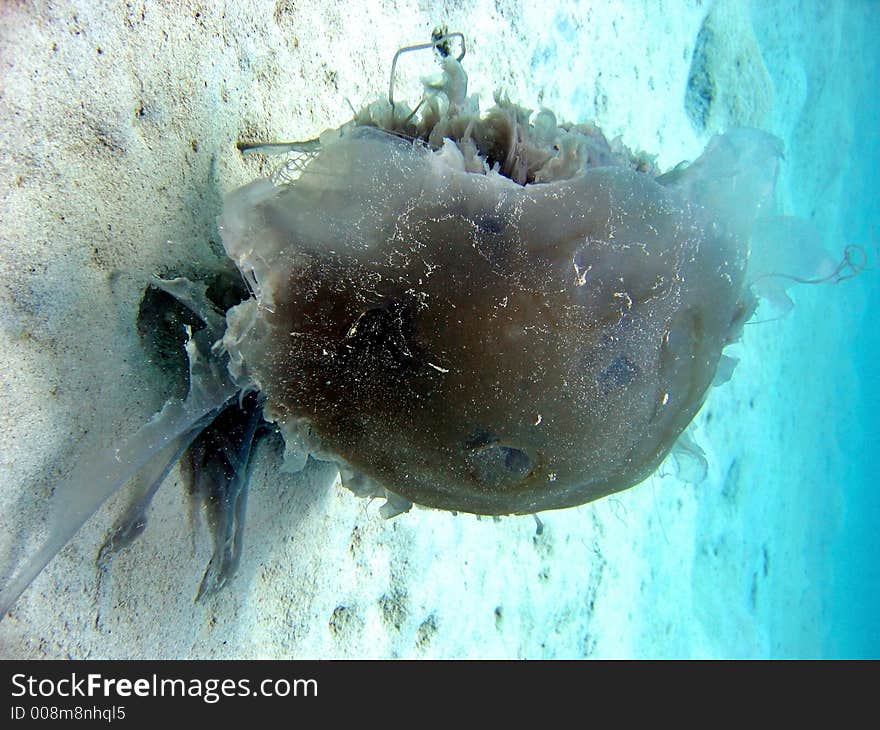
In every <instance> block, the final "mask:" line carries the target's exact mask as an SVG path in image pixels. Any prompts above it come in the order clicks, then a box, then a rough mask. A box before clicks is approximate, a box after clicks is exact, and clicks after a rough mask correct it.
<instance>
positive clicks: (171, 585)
mask: <svg viewBox="0 0 880 730" xmlns="http://www.w3.org/2000/svg"><path fill="white" fill-rule="evenodd" d="M0 8H2V11H0V267H2V268H0V272H2V273H0V276H2V288H0V389H2V398H3V406H2V409H0V510H2V514H0V540H2V542H0V548H2V550H4V551H7V554H8V551H9V550H10V549H11V548H12V547H13V546H14V545H16V544H20V542H19V541H20V540H21V539H22V538H21V537H20V535H21V534H22V530H25V531H26V530H30V529H32V528H33V527H34V526H35V525H39V524H41V519H42V517H41V516H42V515H43V514H44V513H45V503H46V499H47V497H48V495H49V494H50V493H51V486H52V484H53V482H54V481H55V480H57V478H58V477H59V475H60V474H63V473H64V471H65V470H66V469H67V468H69V465H70V464H71V463H72V462H73V461H74V460H77V459H88V458H89V453H90V451H92V450H94V449H95V448H97V447H98V446H99V445H107V444H110V443H112V441H113V439H114V438H115V435H116V434H120V433H123V432H127V431H131V430H133V429H135V428H137V426H138V425H139V424H141V423H142V422H144V421H145V420H146V419H147V418H149V417H150V415H151V414H153V413H154V412H155V411H156V410H157V409H158V408H159V407H160V406H161V404H162V402H163V400H164V397H165V395H166V394H167V392H168V388H169V384H168V382H166V380H165V378H164V377H163V375H162V373H161V372H160V371H159V370H158V369H157V368H156V367H155V366H153V365H152V364H151V363H150V362H148V361H147V360H146V358H145V356H144V352H143V350H142V348H141V345H140V342H139V339H138V336H137V333H136V331H135V326H134V322H135V317H136V313H137V309H138V302H139V299H140V296H141V293H142V291H143V288H144V286H145V283H146V282H147V280H148V277H149V276H150V275H151V274H153V273H155V272H160V273H165V274H181V275H189V276H195V275H197V274H198V272H199V271H200V270H201V269H203V268H204V266H205V265H206V263H207V262H210V261H211V260H213V258H214V257H216V256H217V255H218V253H219V252H222V249H221V247H220V245H219V237H218V233H217V230H216V222H215V221H216V217H217V215H218V214H219V212H220V210H221V205H222V195H223V194H224V193H225V192H227V191H229V190H231V189H232V188H234V187H236V186H238V185H241V184H244V183H245V182H248V181H249V180H251V179H253V178H254V177H255V176H257V175H258V174H260V173H261V172H266V171H267V170H268V169H269V167H268V166H265V163H261V162H260V161H259V160H243V159H242V158H241V156H240V155H239V154H238V152H237V151H236V150H235V147H234V143H235V141H236V140H237V139H240V138H243V137H257V138H259V139H265V140H269V139H304V138H309V137H312V136H314V135H315V134H316V133H318V132H320V131H321V130H322V129H325V128H328V127H332V126H337V125H338V124H340V123H342V122H344V121H345V120H346V119H347V118H348V116H349V115H350V109H349V105H348V102H347V101H346V100H350V101H351V102H352V103H353V104H354V105H356V106H358V105H360V104H363V103H365V102H366V101H368V100H370V99H371V98H373V97H375V96H378V95H380V94H382V93H385V90H386V89H387V80H388V72H389V66H390V61H391V57H392V55H393V54H394V51H395V50H396V49H397V48H398V47H399V46H402V45H406V44H410V43H415V42H420V41H423V40H426V39H427V38H428V36H429V34H430V31H431V29H432V28H433V27H434V26H435V25H438V24H440V23H445V24H446V25H447V26H448V27H449V28H450V29H458V30H461V31H463V32H464V33H466V34H467V37H468V53H467V58H466V60H465V68H466V70H467V71H468V73H469V75H470V80H471V87H470V88H471V90H472V91H478V92H479V93H480V95H481V97H482V98H483V100H484V104H485V105H486V106H488V101H489V100H490V99H491V94H492V91H493V90H494V89H496V88H500V89H502V90H504V91H505V92H507V93H508V94H509V95H510V97H511V98H512V99H516V100H519V101H520V102H521V103H523V104H525V105H530V106H533V107H535V108H538V107H539V105H544V106H546V107H549V108H551V109H554V110H556V112H557V113H558V115H559V116H560V117H561V118H564V119H568V120H570V121H585V120H590V119H593V120H595V121H597V122H598V123H599V124H600V125H601V127H602V128H603V130H604V131H605V132H606V134H607V135H608V136H609V137H613V136H616V135H622V137H623V140H624V141H625V142H626V143H627V144H628V145H630V146H632V147H636V148H642V149H644V150H646V151H648V152H652V153H656V154H657V155H658V160H659V163H660V165H661V166H662V167H671V166H672V165H674V164H676V163H678V162H679V161H681V160H686V159H694V158H695V157H696V156H697V155H698V154H699V153H700V151H701V150H702V148H703V146H704V145H705V143H706V141H707V140H708V138H709V137H710V136H711V134H712V133H713V132H714V131H718V130H720V129H723V128H724V127H726V126H729V125H734V124H753V125H756V126H761V127H763V128H765V129H767V130H769V131H772V132H774V133H776V134H778V135H779V136H781V137H782V138H783V139H784V141H785V147H786V162H785V165H784V168H783V172H782V177H781V179H780V186H779V207H780V210H781V211H782V212H784V213H787V214H791V215H797V216H801V217H803V218H805V219H807V220H809V221H811V222H812V224H813V225H814V226H815V227H816V229H817V230H818V231H819V232H820V233H821V235H822V236H823V238H824V240H825V242H826V245H827V247H828V249H829V250H830V251H833V252H835V255H837V254H839V252H840V250H841V249H842V248H843V246H844V245H845V244H847V243H858V244H861V245H863V246H869V241H870V231H871V229H870V227H871V225H872V224H873V223H876V222H877V221H878V220H880V217H878V203H877V187H876V183H875V182H872V176H873V175H875V173H876V169H877V168H878V163H880V154H878V141H877V130H878V129H880V122H878V102H877V99H876V89H878V88H880V83H878V62H880V56H878V53H880V52H878V46H877V43H878V41H877V37H878V34H877V29H878V28H880V6H878V4H877V3H875V2H871V1H870V0H862V1H860V0H838V1H837V2H830V3H829V2H820V1H818V0H781V1H780V2H768V3H763V2H758V3H755V6H754V7H752V6H750V5H749V4H748V3H746V2H745V1H743V2H737V1H736V0H727V2H724V3H723V4H719V5H717V6H713V4H712V3H710V2H699V1H697V0H691V1H686V0H680V1H679V0H675V1H673V0H667V1H665V2H664V1H662V0H644V1H642V2H637V1H636V0H628V1H626V2H624V1H623V0H620V1H619V2H610V1H606V2H586V1H584V2H558V1H557V2H541V3H516V2H505V1H503V0H496V1H495V2H491V1H488V0H480V1H476V2H457V1H450V2H443V3H440V2H437V3H430V2H425V3H415V2H403V1H401V2H380V1H377V2H374V3H368V4H364V3H360V2H355V3H349V2H345V3H337V2H316V1H313V2H291V1H290V0H278V2H269V1H263V0H234V1H233V0H229V1H228V2H191V1H185V2H140V1H137V0H135V1H133V2H125V3H123V2H117V1H116V0H103V1H99V0H93V1H92V2H28V1H26V0H23V1H20V2H8V1H7V2H2V3H0ZM710 11H711V13H712V14H711V16H710V15H709V14H710ZM707 18H708V19H707ZM701 28H703V31H704V32H703V35H702V39H703V40H705V41H706V42H705V43H703V44H701V46H700V48H699V49H698V50H697V53H698V55H699V61H700V63H701V68H702V70H703V74H702V76H701V77H700V78H701V83H702V84H703V87H701V88H702V89H703V90H706V89H708V90H710V93H704V94H703V95H702V97H701V98H703V101H704V102H706V100H707V99H709V98H711V102H710V103H709V102H707V103H706V105H705V107H704V108H702V109H701V110H698V111H699V112H700V114H701V115H702V116H699V115H698V116H699V119H700V123H699V124H698V125H696V126H695V123H694V121H693V119H692V118H693V117H694V106H693V101H694V96H693V94H692V95H691V97H688V96H687V93H686V92H687V87H688V77H689V71H690V69H691V65H692V60H693V57H694V54H695V48H696V47H697V38H698V35H699V34H700V31H701ZM423 61H424V59H423ZM688 99H690V102H689V101H688ZM689 104H690V106H689ZM689 109H690V111H691V114H690V115H689V113H688V110H689ZM697 126H699V127H700V128H699V129H698V128H696V127H697ZM261 164H262V165H264V166H263V167H261ZM878 277H880V273H878V272H876V271H875V272H867V273H865V274H863V275H862V276H860V277H859V278H857V279H855V280H853V281H849V282H845V283H842V284H838V285H822V286H802V287H799V288H796V289H794V290H793V298H794V299H795V300H796V306H795V308H794V310H793V312H792V313H791V314H790V315H789V316H788V317H787V318H785V319H783V320H780V321H773V322H767V323H763V324H754V325H749V326H747V327H746V330H745V335H744V339H743V342H742V344H740V345H737V346H735V347H734V348H732V349H731V352H732V353H733V354H736V355H737V356H738V357H740V358H741V361H740V363H739V365H738V367H737V370H736V372H735V374H734V377H733V380H732V381H731V382H730V383H728V384H726V385H724V386H722V387H719V388H716V389H713V391H712V392H711V393H710V395H709V397H708V400H707V402H706V404H705V406H704V408H703V410H702V411H701V413H700V414H699V415H698V417H697V419H696V436H697V438H698V440H699V442H700V444H701V445H702V447H703V448H704V449H705V451H706V453H707V456H708V459H709V464H710V466H709V473H708V476H707V478H706V480H705V481H704V482H702V483H701V484H698V485H688V484H684V483H682V482H681V481H680V480H679V479H677V478H676V477H675V476H673V475H671V474H669V473H668V472H669V469H666V468H663V469H661V470H660V473H658V474H656V475H654V476H652V477H651V478H649V479H648V480H647V481H645V482H644V483H643V484H641V485H640V486H638V487H636V488H633V489H631V490H629V491H627V492H624V493H621V494H619V495H616V496H614V497H611V498H608V499H604V500H601V501H599V502H597V503H594V504H589V505H585V506H582V507H578V508H575V509H569V510H564V511H557V512H550V513H544V514H542V515H541V519H542V520H543V523H544V529H543V532H542V534H540V535H538V534H536V525H535V521H534V520H533V519H532V518H531V517H523V518H501V519H491V518H476V517H474V516H470V515H457V516H454V515H452V514H449V513H444V512H437V511H430V510H424V509H414V510H413V511H411V512H410V513H408V514H405V515H402V516H400V517H398V518H395V519H393V520H390V521H384V520H382V519H381V518H380V517H379V515H378V508H379V502H378V501H376V502H369V501H366V500H361V499H358V498H356V497H354V496H353V495H352V494H350V493H349V492H347V491H346V490H344V489H342V488H341V487H340V486H339V485H338V483H337V484H334V483H332V476H333V474H332V473H331V472H330V471H328V470H327V469H323V470H318V471H314V470H313V471H312V472H310V473H308V474H306V475H300V476H297V475H289V474H282V473H280V472H279V471H278V464H279V459H278V454H277V453H276V452H274V451H273V450H272V449H271V448H263V449H261V451H260V452H259V454H258V461H257V465H256V469H255V474H254V481H253V484H252V489H251V494H250V499H249V507H248V513H249V516H248V524H247V528H246V547H245V556H244V559H243V561H242V565H241V568H240V570H239V573H238V575H237V576H236V578H235V579H234V581H233V582H232V584H231V585H230V586H229V588H228V589H227V590H225V591H224V592H222V593H221V594H220V595H219V596H218V597H216V598H214V599H211V600H209V601H206V602H204V603H195V602H194V596H195V594H196V590H197V587H198V584H199V581H200V579H201V576H202V573H203V571H204V567H205V565H206V563H207V560H208V557H209V556H210V542H209V539H208V537H207V535H206V531H205V529H204V527H202V528H201V529H200V530H198V531H196V533H195V534H196V537H195V538H193V530H192V529H191V527H190V524H189V522H188V518H187V512H188V508H187V502H186V499H185V497H184V494H183V490H182V487H181V483H180V476H179V474H178V473H177V471H176V470H175V471H174V472H173V473H172V474H171V476H170V477H169V479H168V481H167V483H166V484H165V485H164V486H163V488H162V489H161V491H160V492H159V495H158V497H157V498H156V501H155V503H154V506H153V509H152V511H151V513H150V523H149V525H148V528H147V530H146V532H145V534H144V535H143V536H142V537H141V538H140V539H139V540H138V541H136V542H135V544H134V545H133V546H132V547H131V548H129V549H128V550H127V551H125V552H123V553H122V554H120V555H119V556H118V557H117V558H116V559H115V560H114V562H113V564H112V568H111V570H110V571H109V573H108V574H107V575H106V576H104V578H103V580H102V581H101V582H100V583H99V582H98V581H97V576H96V569H95V557H96V554H97V551H98V548H99V546H100V545H101V543H102V541H103V539H104V536H105V534H106V532H107V530H108V528H109V527H110V525H111V524H112V521H113V519H114V516H115V515H116V514H117V513H118V512H119V510H120V509H121V507H122V506H123V505H124V495H119V496H117V497H115V498H112V499H111V500H109V502H108V503H107V504H106V505H105V506H104V508H102V509H101V510H100V511H99V513H98V514H97V515H96V516H95V517H94V518H93V519H92V520H91V521H90V522H89V523H88V524H87V525H86V527H85V528H84V529H83V530H82V531H81V532H80V533H79V534H78V535H77V536H76V537H75V539H74V540H73V541H72V542H71V543H70V544H69V545H68V546H67V547H66V548H65V549H64V550H63V551H62V552H61V553H60V554H59V555H58V556H57V557H56V559H55V560H54V561H53V562H52V563H51V564H50V565H49V567H48V568H47V569H46V570H45V571H44V572H43V573H42V574H41V575H40V576H39V577H38V578H37V580H36V581H35V582H34V583H33V584H32V586H31V587H30V589H29V590H28V591H27V592H26V593H25V594H24V595H23V596H22V598H21V599H20V600H19V601H18V603H17V604H16V605H15V606H14V608H13V610H12V611H11V613H10V614H9V615H8V616H7V617H6V618H5V619H3V621H2V623H0V656H2V657H3V658H11V657H53V658H55V657H57V658H64V657H76V658H83V657H91V658H98V657H114V658H124V657H150V658H153V657H167V658H197V657H205V658H212V657H214V658H216V657H241V658H257V657H277V658H292V657H296V658H329V657H528V658H551V657H558V658H568V657H783V656H784V657H790V656H793V657H804V656H808V657H815V656H820V657H821V656H878V655H880V633H878V632H880V630H878V615H880V611H878V608H880V589H878V584H880V578H878V570H877V567H876V560H877V556H878V555H880V550H878V541H877V538H876V537H874V536H873V533H874V526H875V525H876V524H877V521H878V516H880V508H878V497H877V496H876V486H875V482H876V472H877V468H876V465H875V463H874V462H873V461H872V460H871V457H870V455H871V454H876V453H878V436H877V433H878V430H877V427H876V425H875V423H874V414H875V413H876V412H877V410H878V407H880V403H878V391H880V386H878V383H877V367H876V361H877V354H878V352H880V348H878V335H877V321H876V320H877V313H878V312H880V309H878V304H880V296H878V290H880V279H878Z"/></svg>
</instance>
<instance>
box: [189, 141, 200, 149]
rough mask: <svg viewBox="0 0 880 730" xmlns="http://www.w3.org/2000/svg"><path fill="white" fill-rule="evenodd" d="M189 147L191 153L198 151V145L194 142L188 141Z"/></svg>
mask: <svg viewBox="0 0 880 730" xmlns="http://www.w3.org/2000/svg"><path fill="white" fill-rule="evenodd" d="M189 146H190V147H191V148H192V151H193V152H198V151H199V143H198V142H197V141H196V140H194V139H193V140H190V143H189Z"/></svg>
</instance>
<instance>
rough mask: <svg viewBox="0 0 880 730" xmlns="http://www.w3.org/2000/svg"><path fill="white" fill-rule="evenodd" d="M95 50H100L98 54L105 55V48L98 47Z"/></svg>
mask: <svg viewBox="0 0 880 730" xmlns="http://www.w3.org/2000/svg"><path fill="white" fill-rule="evenodd" d="M95 50H96V51H97V52H98V55H99V56H100V55H103V53H104V49H103V48H96V49H95Z"/></svg>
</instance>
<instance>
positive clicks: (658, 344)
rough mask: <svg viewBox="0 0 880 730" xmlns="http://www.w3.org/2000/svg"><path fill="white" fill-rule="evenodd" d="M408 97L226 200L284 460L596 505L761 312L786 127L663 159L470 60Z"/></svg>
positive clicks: (681, 418)
mask: <svg viewBox="0 0 880 730" xmlns="http://www.w3.org/2000/svg"><path fill="white" fill-rule="evenodd" d="M441 64H442V67H443V71H444V81H442V82H440V83H432V84H430V85H428V86H427V87H426V88H427V91H426V97H425V99H423V101H422V102H421V103H420V105H419V107H418V110H419V113H418V116H416V115H414V114H413V113H412V112H411V111H410V110H409V109H408V108H401V105H400V104H391V102H384V101H379V102H376V103H374V104H373V105H371V106H369V107H368V108H367V109H365V110H364V111H363V112H361V113H360V114H359V115H358V116H357V117H356V118H355V121H354V122H352V123H350V124H348V125H346V126H344V127H342V128H341V129H339V130H334V131H331V132H326V133H324V134H323V135H322V136H321V138H320V149H319V151H317V152H312V153H311V154H310V155H309V156H308V159H307V160H306V161H305V163H304V164H301V166H300V168H299V170H298V171H297V174H296V175H295V176H293V177H292V178H291V179H289V180H286V181H284V182H282V184H273V182H271V181H269V180H259V181H256V182H254V183H253V184H251V185H249V186H246V187H244V188H242V189H240V190H237V191H235V192H233V193H232V194H231V195H229V196H228V198H227V200H226V203H225V208H224V213H223V216H222V218H221V222H220V223H221V225H220V227H221V233H222V236H223V242H224V246H225V247H226V251H227V253H228V254H229V256H230V257H231V258H232V259H233V260H234V261H235V262H236V264H237V265H238V267H239V269H240V271H241V272H242V274H243V276H244V277H245V279H246V280H247V281H248V282H249V284H250V286H251V288H252V291H253V297H252V298H251V299H249V300H247V301H245V302H244V303H242V304H241V305H239V306H237V307H235V308H233V309H231V310H230V311H229V313H228V316H227V321H228V327H227V330H226V333H225V336H224V338H223V347H224V348H225V350H226V351H227V352H228V353H229V357H230V369H231V372H232V375H233V377H234V378H235V379H236V380H237V382H238V383H239V384H240V385H242V386H243V387H252V388H255V389H258V390H259V391H260V392H261V393H262V394H263V395H264V396H265V398H266V404H265V415H266V417H267V418H268V419H270V420H272V421H274V422H275V423H277V424H278V426H279V427H280V428H281V430H282V432H283V434H284V437H285V439H286V441H287V448H288V454H289V457H290V459H291V460H292V461H300V462H301V461H302V460H303V459H304V457H305V454H307V453H310V454H312V455H315V456H317V457H318V458H321V459H329V460H333V461H336V462H337V463H338V464H339V466H340V471H341V474H342V479H343V483H344V484H345V485H346V486H348V487H349V488H351V489H352V490H353V491H355V492H356V493H357V494H361V495H384V496H387V497H389V500H390V501H389V504H388V505H386V513H394V512H396V511H399V510H401V509H404V508H406V507H407V506H408V503H409V502H415V503H418V504H422V505H427V506H430V507H437V508H441V509H449V510H460V511H466V512H474V513H480V514H507V513H530V512H535V511H539V510H544V509H553V508H561V507H569V506H573V505H578V504H582V503H584V502H588V501H591V500H594V499H597V498H600V497H603V496H605V495H607V494H611V493H613V492H616V491H620V490H622V489H626V488H628V487H631V486H633V485H634V484H636V483H638V482H640V481H642V480H643V479H644V478H645V477H647V476H648V475H649V474H651V473H652V472H653V471H654V470H655V468H656V467H657V466H658V465H659V463H660V462H661V461H662V460H663V459H664V458H665V456H666V455H667V454H668V453H669V451H670V449H671V448H672V447H673V445H674V444H675V442H676V439H678V437H679V436H680V435H681V433H682V431H683V430H684V429H685V427H686V426H687V425H688V424H689V423H690V421H691V419H692V418H693V416H694V414H695V413H696V412H697V410H698V409H699V408H700V405H701V404H702V402H703V399H704V398H705V395H706V391H707V389H708V388H709V386H710V385H711V384H712V382H713V379H714V378H715V376H716V370H717V368H718V364H719V361H720V360H721V357H722V350H723V348H724V346H725V345H727V344H729V343H730V342H732V341H734V340H736V339H737V337H738V336H739V334H740V331H741V328H742V325H743V323H744V321H745V320H746V319H748V317H749V316H750V315H751V313H752V312H753V311H754V307H755V298H754V296H753V295H752V293H751V292H750V291H749V289H748V287H747V281H748V279H747V262H748V243H749V237H750V235H751V231H752V228H753V226H754V224H755V221H756V219H757V218H758V216H759V215H760V214H762V213H763V208H764V207H765V206H766V204H767V203H768V201H770V200H771V199H772V195H773V190H774V185H775V181H776V174H777V169H778V162H779V159H780V157H781V146H780V143H779V141H778V140H777V139H776V138H774V137H772V136H770V135H768V134H765V133H763V132H760V131H758V130H753V129H735V130H732V131H731V132H729V133H727V134H725V135H721V136H717V137H715V138H713V140H712V141H711V142H710V143H709V145H708V147H707V149H706V151H705V152H704V154H703V155H702V156H701V157H700V158H699V159H698V160H696V161H695V162H694V163H693V164H691V165H689V166H687V167H680V168H678V169H676V170H674V171H673V172H671V173H668V174H666V175H662V176H656V175H655V174H653V170H652V169H651V164H650V162H649V161H648V160H646V159H645V158H644V157H639V156H636V155H634V154H632V153H630V152H629V151H628V150H626V149H625V148H623V147H622V146H620V145H619V144H617V145H615V144H611V143H609V142H607V141H606V140H605V138H604V136H602V135H601V132H599V131H598V130H597V129H595V128H594V127H588V126H566V125H560V124H557V122H556V119H555V117H554V115H553V114H552V113H550V112H549V111H546V110H544V111H542V112H540V113H539V114H537V115H536V116H534V117H532V115H530V113H529V111H528V110H525V109H522V108H520V107H518V106H516V105H514V104H512V103H510V102H509V101H506V100H503V99H498V98H496V106H495V107H494V108H493V109H491V110H490V111H489V112H488V113H486V114H484V115H483V114H481V113H480V110H479V104H478V101H477V99H476V98H475V97H470V98H469V97H468V96H467V93H466V89H467V79H466V76H465V74H464V71H463V70H462V68H461V66H460V64H459V63H458V61H457V60H455V59H453V58H451V57H449V56H446V57H443V58H442V59H441Z"/></svg>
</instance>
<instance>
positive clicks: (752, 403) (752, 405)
mask: <svg viewBox="0 0 880 730" xmlns="http://www.w3.org/2000/svg"><path fill="white" fill-rule="evenodd" d="M754 407H755V399H754V398H749V408H752V409H754Z"/></svg>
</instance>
